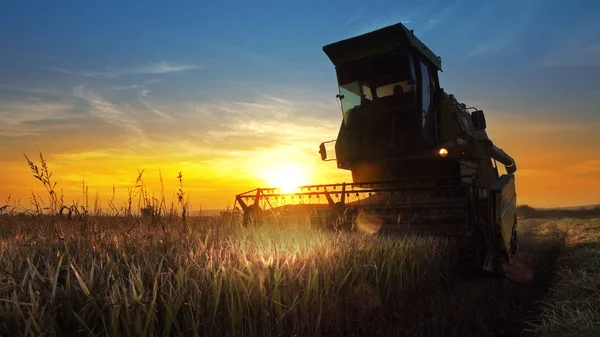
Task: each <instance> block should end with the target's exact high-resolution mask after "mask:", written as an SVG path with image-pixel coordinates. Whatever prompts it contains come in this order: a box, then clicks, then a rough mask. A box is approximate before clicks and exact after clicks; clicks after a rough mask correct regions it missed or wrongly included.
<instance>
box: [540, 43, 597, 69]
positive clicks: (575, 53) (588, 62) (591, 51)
mask: <svg viewBox="0 0 600 337" xmlns="http://www.w3.org/2000/svg"><path fill="white" fill-rule="evenodd" d="M539 66H540V67H561V66H570V67H600V39H598V40H595V41H591V42H587V43H581V42H580V43H576V44H575V45H567V46H565V47H563V48H561V49H558V50H555V51H553V52H551V53H550V54H548V55H546V56H545V57H544V58H543V59H542V60H541V61H540V63H539Z"/></svg>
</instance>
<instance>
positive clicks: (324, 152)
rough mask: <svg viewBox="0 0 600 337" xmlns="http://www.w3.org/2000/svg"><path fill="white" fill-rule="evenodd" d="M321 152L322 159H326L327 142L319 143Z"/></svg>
mask: <svg viewBox="0 0 600 337" xmlns="http://www.w3.org/2000/svg"><path fill="white" fill-rule="evenodd" d="M319 153H320V154H321V160H323V161H325V160H326V159H327V149H325V143H321V145H319Z"/></svg>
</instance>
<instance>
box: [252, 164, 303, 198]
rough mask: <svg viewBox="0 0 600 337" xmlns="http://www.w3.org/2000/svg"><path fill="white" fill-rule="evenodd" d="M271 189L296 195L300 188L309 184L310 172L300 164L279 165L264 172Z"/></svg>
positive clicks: (264, 177) (263, 174)
mask: <svg viewBox="0 0 600 337" xmlns="http://www.w3.org/2000/svg"><path fill="white" fill-rule="evenodd" d="M262 176H263V177H262V178H263V179H264V180H265V182H266V183H267V184H268V185H269V187H276V188H279V189H280V191H281V193H294V192H296V191H297V190H298V189H297V188H298V186H303V185H307V184H309V181H308V170H307V169H306V168H305V167H303V166H302V165H301V164H299V163H285V164H279V165H276V166H274V167H272V168H269V169H266V170H264V171H263V172H262Z"/></svg>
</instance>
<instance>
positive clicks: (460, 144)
mask: <svg viewBox="0 0 600 337" xmlns="http://www.w3.org/2000/svg"><path fill="white" fill-rule="evenodd" d="M323 50H324V52H325V53H326V54H327V56H328V57H329V59H330V60H331V62H332V63H333V65H334V66H335V69H336V73H337V80H338V85H339V94H338V95H337V97H338V99H339V100H340V101H341V106H342V111H343V120H342V122H341V126H340V130H339V133H338V136H337V140H335V141H330V142H324V143H321V145H320V151H319V152H320V154H321V159H322V160H324V161H328V160H335V161H336V162H337V167H338V168H339V169H343V170H350V171H351V173H352V180H353V182H352V183H338V184H329V185H312V186H300V187H298V188H297V190H296V191H295V193H280V190H279V189H278V188H258V189H255V190H252V191H248V192H245V193H242V194H239V195H237V196H236V201H235V203H236V204H237V205H239V206H240V207H241V208H242V210H243V212H244V214H243V223H244V225H245V226H248V225H253V224H256V223H263V222H268V221H276V222H281V221H282V220H283V219H286V218H292V219H293V220H294V221H296V222H297V221H301V219H302V218H303V217H304V218H306V217H308V218H309V219H308V220H309V221H310V223H311V225H313V226H314V225H317V224H318V225H321V226H322V225H326V226H330V227H333V228H343V227H346V228H348V229H351V230H352V229H362V230H367V231H371V232H377V233H396V232H398V233H408V234H417V235H422V234H425V235H441V236H445V237H454V238H458V239H459V241H460V242H461V243H462V249H461V255H460V259H461V261H462V262H463V263H465V264H468V265H470V266H474V267H476V268H478V269H482V270H487V271H491V272H494V273H496V272H500V273H502V267H503V266H505V265H506V264H507V263H509V262H510V260H511V257H512V256H513V255H514V254H515V253H516V251H517V249H518V242H517V217H516V213H515V212H516V190H515V178H514V172H515V171H516V165H515V161H514V160H513V158H511V157H510V156H509V155H508V154H506V153H505V152H504V151H503V150H501V149H500V148H498V147H496V146H495V145H494V144H493V143H492V141H491V140H490V139H489V138H488V136H487V133H486V131H485V129H486V120H485V116H484V113H483V111H481V110H478V109H475V108H467V106H466V105H465V104H462V103H459V102H458V101H457V100H456V99H455V97H454V96H453V95H449V94H447V93H446V92H445V91H444V90H443V89H442V88H441V87H440V84H439V81H438V71H441V68H442V67H441V59H440V57H438V56H436V55H435V54H434V53H433V52H432V51H431V50H430V49H429V48H427V47H426V46H425V45H424V44H423V43H422V42H421V41H420V40H419V39H418V38H417V37H415V35H414V33H413V31H412V30H409V29H407V28H406V27H405V26H404V25H403V24H401V23H398V24H396V25H392V26H388V27H385V28H382V29H379V30H376V31H372V32H370V33H367V34H364V35H360V36H356V37H353V38H350V39H346V40H343V41H339V42H336V43H332V44H329V45H327V46H324V47H323ZM470 110H472V111H470ZM333 142H335V145H334V146H335V155H336V157H335V159H331V158H328V156H327V151H326V150H327V147H329V146H332V145H331V144H329V143H333ZM496 162H500V163H502V164H503V165H504V166H505V170H506V172H507V174H503V175H500V173H499V171H498V167H497V164H496ZM299 219H300V220H299Z"/></svg>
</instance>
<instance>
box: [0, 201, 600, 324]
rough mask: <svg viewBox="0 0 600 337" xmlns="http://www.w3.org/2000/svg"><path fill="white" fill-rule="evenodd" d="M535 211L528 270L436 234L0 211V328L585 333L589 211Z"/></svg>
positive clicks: (522, 261)
mask: <svg viewBox="0 0 600 337" xmlns="http://www.w3.org/2000/svg"><path fill="white" fill-rule="evenodd" d="M528 211H529V212H531V210H528ZM546 215H547V213H543V212H537V213H535V214H528V218H523V219H521V220H520V230H521V232H520V238H521V251H520V254H519V258H518V261H517V265H518V268H517V269H518V270H519V271H520V272H521V273H522V274H523V275H528V274H529V273H531V275H532V278H531V279H530V280H529V281H527V282H514V281H509V280H506V279H499V278H492V277H472V276H471V277H465V276H464V275H463V274H458V273H456V272H454V271H453V270H452V269H451V268H449V266H448V264H447V262H448V259H447V257H446V256H447V254H446V253H447V252H448V251H449V250H452V249H453V246H452V244H451V242H448V241H446V240H443V239H430V238H421V239H415V238H408V239H398V238H395V239H393V238H379V237H373V236H369V235H366V234H360V233H354V234H348V233H323V232H317V231H314V230H310V229H306V228H260V229H245V228H241V227H239V226H237V225H236V224H234V223H231V222H229V221H227V219H225V220H224V219H218V220H217V219H216V218H215V219H213V220H211V219H210V218H209V219H199V218H197V219H194V218H190V219H188V222H187V224H186V225H185V226H184V225H183V224H182V221H181V219H177V218H174V219H170V220H169V219H163V220H162V221H159V222H158V223H151V221H150V219H139V218H133V217H132V218H117V217H93V216H80V217H78V218H74V219H71V220H67V219H64V218H60V217H43V216H0V237H1V241H0V335H2V336H13V335H35V336H40V335H47V336H66V335H98V336H102V335H124V336H152V335H156V336H158V335H161V336H162V335H165V336H166V335H190V336H232V335H235V336H293V335H295V336H319V335H325V336H338V335H340V336H342V335H344V336H349V335H352V336H403V335H406V336H519V335H536V334H537V333H541V334H542V335H548V336H598V335H600V325H599V324H600V323H598V322H600V313H599V311H600V309H598V308H600V275H599V273H600V272H599V270H600V269H599V267H600V215H595V214H591V213H589V214H588V213H585V214H581V213H576V212H575V213H561V214H552V218H551V217H548V216H546Z"/></svg>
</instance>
